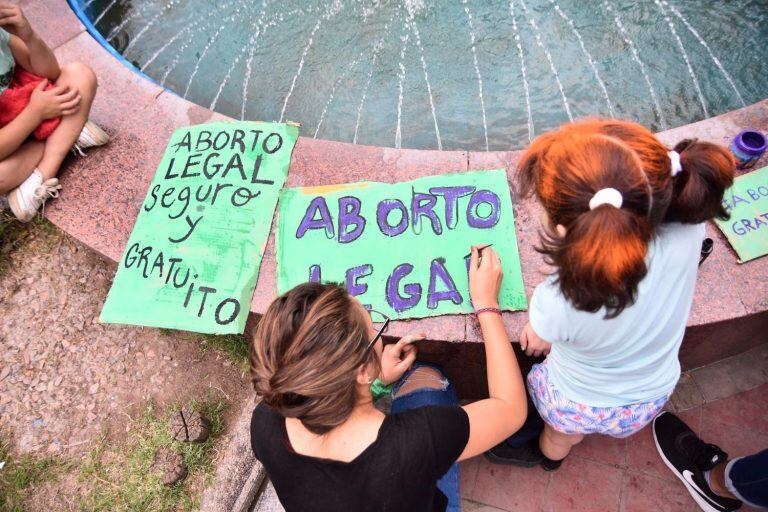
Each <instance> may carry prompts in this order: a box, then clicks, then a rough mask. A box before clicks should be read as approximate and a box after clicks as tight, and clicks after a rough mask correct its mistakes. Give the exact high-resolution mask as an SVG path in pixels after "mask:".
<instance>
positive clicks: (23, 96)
mask: <svg viewBox="0 0 768 512" xmlns="http://www.w3.org/2000/svg"><path fill="white" fill-rule="evenodd" d="M42 80H43V77H40V76H37V75H36V74H34V73H30V72H29V71H27V70H26V69H23V68H22V67H21V66H19V65H17V66H16V70H15V72H14V74H13V80H11V85H10V86H8V88H7V89H6V90H5V91H3V93H2V94H0V128H1V127H3V126H5V125H7V124H8V123H10V122H11V121H13V120H14V119H16V118H17V117H18V115H19V114H21V111H22V110H24V109H25V108H26V106H27V105H28V104H29V99H30V98H31V97H32V91H33V90H34V89H35V87H37V84H39V83H40V82H41V81H42ZM51 87H53V84H48V87H46V88H45V89H46V90H48V89H50V88H51ZM60 122H61V118H60V117H54V118H52V119H46V120H45V121H43V122H42V123H40V126H38V127H37V128H35V131H34V132H32V134H33V135H34V136H35V138H36V139H37V140H45V139H47V138H48V137H49V136H50V135H51V134H52V133H53V131H54V130H55V129H56V128H57V127H58V126H59V123H60Z"/></svg>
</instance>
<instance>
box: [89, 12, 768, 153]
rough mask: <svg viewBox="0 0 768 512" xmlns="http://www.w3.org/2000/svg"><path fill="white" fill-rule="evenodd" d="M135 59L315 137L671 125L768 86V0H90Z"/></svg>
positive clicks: (422, 140)
mask: <svg viewBox="0 0 768 512" xmlns="http://www.w3.org/2000/svg"><path fill="white" fill-rule="evenodd" d="M80 5H81V6H82V7H84V9H85V12H86V14H87V15H88V16H89V17H90V19H91V20H92V21H93V22H94V24H95V26H96V28H97V29H98V30H99V31H100V33H101V34H103V35H104V36H105V38H107V39H108V40H109V42H110V43H111V44H112V45H113V46H114V47H115V48H116V49H117V50H118V51H119V52H120V53H122V54H123V55H124V56H125V57H126V58H127V59H128V60H129V61H131V62H132V63H134V64H135V65H136V66H137V67H138V68H140V69H142V70H143V71H144V72H145V73H146V74H147V75H149V76H150V77H152V78H153V79H154V80H156V81H157V82H159V83H161V84H163V85H164V86H165V87H167V88H169V89H171V90H172V91H174V92H176V93H177V94H179V95H180V96H184V97H186V98H187V99H189V100H191V101H194V102H196V103H198V104H200V105H203V106H205V107H209V108H212V109H214V110H216V111H218V112H221V113H223V114H226V115H229V116H232V117H235V118H246V119H257V120H281V119H282V120H290V121H297V122H299V123H301V132H302V134H303V135H304V136H310V137H312V136H315V137H318V138H323V139H333V140H340V141H346V142H356V143H359V144H374V145H381V146H393V147H408V148H432V149H434V148H441V149H475V150H484V149H491V150H499V149H500V150H504V149H516V148H520V147H523V146H525V145H526V144H527V143H528V142H529V140H530V138H531V137H533V136H536V135H538V134H540V133H542V132H544V131H546V130H548V129H550V128H553V127H555V126H557V125H559V124H561V123H563V122H567V121H568V120H569V119H570V118H574V119H575V118H580V117H584V116H595V115H601V116H611V115H613V116H615V117H622V118H630V119H634V120H636V121H639V122H641V123H644V124H645V125H647V126H649V127H651V128H652V129H654V130H661V129H665V128H670V127H674V126H679V125H682V124H686V123H690V122H693V121H697V120H700V119H703V118H705V117H710V116H713V115H717V114H720V113H723V112H726V111H729V110H733V109H736V108H739V107H741V106H743V105H745V104H749V103H753V102H755V101H758V100H760V99H763V98H765V97H768V0H760V1H757V0H751V1H750V0H733V1H728V2H725V1H711V0H706V1H705V0H642V1H630V0H606V1H605V2H603V1H602V0H596V1H585V0H511V1H509V0H507V1H490V0H486V1H481V0H466V1H462V0H451V1H437V0H432V1H427V0H405V1H386V0H384V1H370V2H359V1H358V2H354V1H341V0H336V1H335V2H315V1H296V0H293V1H291V0H289V1H284V2H281V1H276V0H216V1H203V0H166V1H152V0H80Z"/></svg>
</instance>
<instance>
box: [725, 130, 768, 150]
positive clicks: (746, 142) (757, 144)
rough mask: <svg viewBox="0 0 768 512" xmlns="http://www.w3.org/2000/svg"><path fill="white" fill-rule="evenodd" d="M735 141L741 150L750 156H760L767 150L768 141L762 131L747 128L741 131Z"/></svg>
mask: <svg viewBox="0 0 768 512" xmlns="http://www.w3.org/2000/svg"><path fill="white" fill-rule="evenodd" d="M733 142H734V144H735V145H736V147H737V148H738V149H739V151H741V152H742V153H745V154H747V155H750V156H760V155H762V154H763V152H765V146H766V141H765V137H764V136H763V134H762V133H760V132H756V131H752V130H745V131H743V132H741V133H739V134H738V135H737V136H736V138H735V139H734V140H733Z"/></svg>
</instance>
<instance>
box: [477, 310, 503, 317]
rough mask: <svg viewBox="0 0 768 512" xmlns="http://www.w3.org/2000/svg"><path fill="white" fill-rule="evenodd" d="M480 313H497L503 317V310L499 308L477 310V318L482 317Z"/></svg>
mask: <svg viewBox="0 0 768 512" xmlns="http://www.w3.org/2000/svg"><path fill="white" fill-rule="evenodd" d="M480 313H496V314H497V315H499V316H501V310H500V309H499V308H480V309H477V310H475V316H480Z"/></svg>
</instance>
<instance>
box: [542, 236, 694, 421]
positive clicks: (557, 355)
mask: <svg viewBox="0 0 768 512" xmlns="http://www.w3.org/2000/svg"><path fill="white" fill-rule="evenodd" d="M704 233H705V229H704V224H697V225H690V224H678V223H670V224H665V225H663V226H661V227H659V228H657V230H656V237H655V238H654V239H653V241H652V242H651V244H650V246H649V251H648V256H647V257H646V263H647V265H648V273H647V274H646V276H645V278H643V280H642V281H641V282H640V285H639V286H638V292H637V300H636V301H635V303H634V304H632V305H631V306H629V307H627V308H626V309H624V311H622V312H621V314H619V316H617V317H616V318H612V319H610V320H606V319H605V318H604V316H605V310H604V309H601V310H600V311H598V312H596V313H588V312H585V311H578V310H576V309H574V307H573V306H572V305H571V303H570V302H569V301H568V300H567V299H566V298H565V297H564V296H563V295H562V293H561V292H560V288H559V286H558V285H557V284H555V282H554V281H555V276H549V277H548V278H547V279H546V280H545V281H544V282H543V283H541V284H540V285H539V286H537V287H536V290H535V291H534V293H533V298H532V299H531V307H530V311H529V317H530V322H531V327H533V330H534V332H536V334H538V335H539V337H541V338H542V339H544V340H545V341H548V342H550V343H552V350H551V352H550V354H549V356H548V357H547V361H548V363H547V366H548V368H549V374H550V377H551V380H552V384H553V385H554V387H555V389H557V391H559V392H560V393H561V394H562V395H563V396H565V397H566V398H568V399H569V400H572V401H574V402H577V403H581V404H585V405H591V406H594V407H615V406H620V405H628V404H633V403H638V402H649V401H652V400H656V399H658V398H661V397H663V396H665V395H668V394H670V393H671V392H672V390H673V389H674V387H675V384H677V380H678V379H679V378H680V362H679V361H678V359H677V354H678V351H679V349H680V344H681V342H682V341H683V334H684V332H685V325H686V322H687V320H688V314H689V313H690V311H691V304H692V302H693V291H694V287H695V285H696V272H697V271H698V262H699V257H700V254H701V242H702V241H703V239H704Z"/></svg>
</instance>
